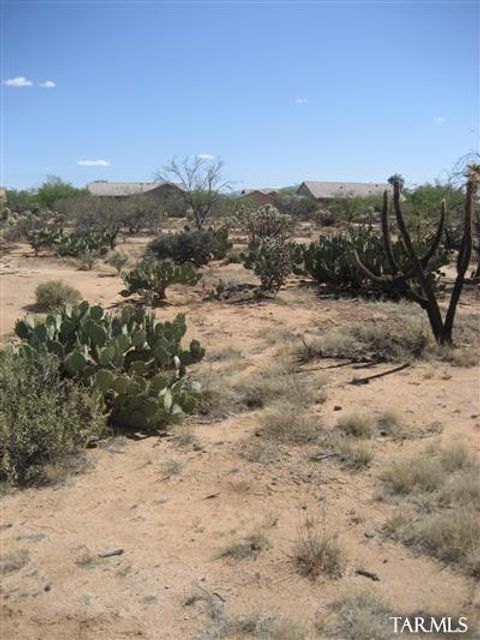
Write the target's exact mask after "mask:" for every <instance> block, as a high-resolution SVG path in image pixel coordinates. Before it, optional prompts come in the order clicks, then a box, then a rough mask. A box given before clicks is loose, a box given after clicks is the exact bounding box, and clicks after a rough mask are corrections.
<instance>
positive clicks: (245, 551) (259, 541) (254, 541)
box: [218, 530, 270, 560]
mask: <svg viewBox="0 0 480 640" xmlns="http://www.w3.org/2000/svg"><path fill="white" fill-rule="evenodd" d="M269 548H270V541H269V539H268V538H267V537H266V535H265V534H264V533H263V531H261V530H258V531H255V532H253V533H252V534H250V535H248V536H246V537H245V538H241V539H240V540H237V541H235V542H231V543H229V544H227V545H225V547H223V549H221V550H220V551H219V553H218V557H219V558H232V559H233V560H252V559H255V558H256V557H257V556H258V554H259V553H261V552H262V551H265V550H266V549H269Z"/></svg>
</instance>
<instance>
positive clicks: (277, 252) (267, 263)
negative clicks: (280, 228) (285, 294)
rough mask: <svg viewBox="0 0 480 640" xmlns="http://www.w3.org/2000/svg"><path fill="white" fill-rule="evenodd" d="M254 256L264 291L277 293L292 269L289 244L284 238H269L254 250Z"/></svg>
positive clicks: (255, 266) (256, 269) (257, 274)
mask: <svg viewBox="0 0 480 640" xmlns="http://www.w3.org/2000/svg"><path fill="white" fill-rule="evenodd" d="M252 258H253V270H254V272H255V275H256V276H258V277H259V278H260V283H261V289H262V291H271V292H273V293H277V291H279V289H280V287H282V286H283V285H284V284H285V281H286V279H287V277H288V275H289V274H290V273H291V271H292V262H291V257H290V248H289V246H288V244H286V243H285V242H284V241H283V240H282V239H278V238H277V239H275V238H268V239H267V240H264V241H263V242H262V243H261V244H260V245H259V246H258V248H256V249H255V250H254V253H253V256H252Z"/></svg>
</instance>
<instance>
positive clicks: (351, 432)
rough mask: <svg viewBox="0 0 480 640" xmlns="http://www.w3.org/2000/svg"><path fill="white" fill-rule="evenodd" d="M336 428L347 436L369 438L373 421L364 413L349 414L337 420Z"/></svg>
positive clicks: (371, 433) (372, 428) (372, 429)
mask: <svg viewBox="0 0 480 640" xmlns="http://www.w3.org/2000/svg"><path fill="white" fill-rule="evenodd" d="M336 428H337V429H339V430H340V431H341V432H342V433H344V434H345V435H347V436H353V437H354V438H370V437H371V436H372V435H373V431H374V421H373V418H372V416H370V415H368V414H366V413H349V414H347V415H344V416H342V417H341V418H339V420H338V421H337V424H336Z"/></svg>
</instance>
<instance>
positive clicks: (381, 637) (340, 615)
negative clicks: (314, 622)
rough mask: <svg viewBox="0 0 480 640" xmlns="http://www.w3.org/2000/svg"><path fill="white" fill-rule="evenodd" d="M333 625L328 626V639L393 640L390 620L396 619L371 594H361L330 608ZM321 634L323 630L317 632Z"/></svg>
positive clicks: (348, 597)
mask: <svg viewBox="0 0 480 640" xmlns="http://www.w3.org/2000/svg"><path fill="white" fill-rule="evenodd" d="M332 609H333V611H334V612H335V614H336V618H337V619H336V624H332V625H331V626H330V625H329V627H330V628H327V629H326V631H327V634H328V636H329V637H330V636H331V637H337V638H338V637H341V638H342V639H344V640H393V639H394V638H395V637H396V636H395V634H394V632H393V631H394V630H393V625H392V621H391V620H390V616H393V615H398V613H397V614H395V613H394V612H393V611H392V610H390V609H389V608H388V607H387V606H386V605H385V604H383V603H382V602H381V600H380V599H378V598H377V597H376V596H375V595H374V594H373V593H369V592H368V591H360V592H358V593H354V594H353V595H350V594H349V595H347V596H345V597H344V598H342V599H341V600H337V602H335V604H334V605H333V607H332ZM320 630H321V631H323V630H324V629H323V628H322V629H320Z"/></svg>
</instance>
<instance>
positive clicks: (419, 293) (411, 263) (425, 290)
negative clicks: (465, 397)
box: [354, 164, 480, 344]
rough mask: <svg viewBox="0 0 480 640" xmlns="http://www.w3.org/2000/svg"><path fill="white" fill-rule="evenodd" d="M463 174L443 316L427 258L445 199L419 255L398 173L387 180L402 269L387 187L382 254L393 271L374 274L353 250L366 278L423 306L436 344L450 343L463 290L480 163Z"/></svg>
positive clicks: (436, 240)
mask: <svg viewBox="0 0 480 640" xmlns="http://www.w3.org/2000/svg"><path fill="white" fill-rule="evenodd" d="M465 176H466V178H467V184H466V193H465V209H464V214H463V236H462V240H461V243H460V248H459V251H458V256H457V276H456V278H455V282H454V285H453V289H452V292H451V294H450V301H449V304H448V307H447V312H446V314H445V318H444V317H443V316H442V312H441V310H440V306H439V304H438V300H437V297H436V293H435V288H434V282H433V280H432V278H431V277H430V274H429V270H428V266H429V262H430V261H431V259H432V258H433V256H434V255H435V253H436V251H437V249H438V246H439V244H440V241H441V238H442V234H443V231H444V227H445V219H446V204H445V201H442V204H441V213H440V219H439V222H438V227H437V230H436V233H435V234H434V236H433V239H432V240H431V243H430V246H429V248H428V250H427V251H426V253H425V254H424V255H423V256H419V255H417V253H416V251H415V247H414V245H413V242H412V239H411V236H410V233H409V231H408V229H407V226H406V224H405V219H404V217H403V213H402V209H401V204H400V196H401V190H402V187H403V179H402V178H401V176H398V175H395V176H392V177H391V178H390V180H389V182H390V183H391V184H392V185H393V208H394V212H395V217H396V220H397V225H398V231H399V234H400V240H401V242H402V245H403V249H404V251H405V254H406V257H407V266H406V267H404V268H403V270H402V269H401V268H400V267H399V265H398V262H397V260H396V258H395V255H394V252H393V249H392V237H391V231H390V226H389V217H388V193H387V192H386V191H385V193H384V197H383V209H382V216H381V227H382V236H383V243H384V248H385V254H386V256H387V260H388V264H389V266H390V269H391V271H392V273H391V274H388V275H387V274H382V275H376V274H374V273H372V272H371V271H370V270H369V269H368V268H367V267H366V266H365V265H364V264H363V263H362V262H361V260H360V258H359V256H358V253H357V252H356V251H354V260H355V263H356V265H357V266H358V268H359V269H361V270H362V271H363V273H365V274H366V275H367V276H368V277H369V278H371V279H372V280H373V281H376V282H381V283H384V284H389V283H390V284H392V286H395V287H396V288H397V289H399V290H400V291H401V292H402V294H403V295H404V296H405V297H406V298H409V299H411V300H414V301H415V302H416V303H417V304H419V305H420V306H421V307H422V309H425V311H426V312H427V315H428V319H429V321H430V326H431V329H432V332H433V335H434V337H435V340H436V341H437V343H438V344H452V331H453V323H454V320H455V313H456V310H457V305H458V301H459V299H460V295H461V293H462V288H463V283H464V280H465V274H466V272H467V269H468V265H469V262H470V258H471V255H472V223H473V212H474V208H475V200H476V197H477V192H478V186H479V181H480V165H478V164H475V165H469V166H468V168H467V170H466V172H465Z"/></svg>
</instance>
